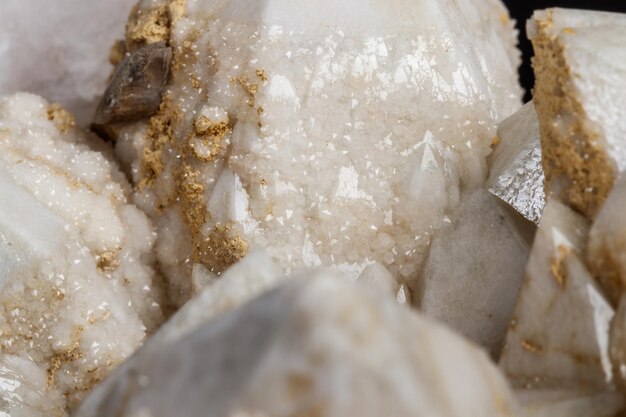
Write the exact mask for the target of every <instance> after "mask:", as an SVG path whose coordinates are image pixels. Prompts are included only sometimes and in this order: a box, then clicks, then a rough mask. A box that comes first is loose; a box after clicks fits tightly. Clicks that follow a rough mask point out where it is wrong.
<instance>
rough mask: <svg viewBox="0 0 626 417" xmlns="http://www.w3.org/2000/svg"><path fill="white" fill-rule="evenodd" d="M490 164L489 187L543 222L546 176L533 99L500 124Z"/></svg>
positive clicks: (535, 219)
mask: <svg viewBox="0 0 626 417" xmlns="http://www.w3.org/2000/svg"><path fill="white" fill-rule="evenodd" d="M489 165H490V168H491V169H490V173H489V179H488V180H487V187H488V188H489V191H490V192H492V193H493V194H494V195H496V196H497V197H499V198H501V199H502V200H503V201H505V202H506V203H508V204H510V205H511V207H513V208H514V209H515V210H517V211H519V212H520V213H521V214H522V215H524V217H526V218H527V219H528V220H530V221H532V222H535V223H539V220H540V219H541V214H542V213H543V208H544V206H545V192H544V182H545V177H544V175H543V167H542V166H541V141H540V139H539V121H538V120H537V113H536V112H535V106H534V104H533V103H532V102H530V103H528V104H526V105H525V106H524V107H522V108H521V109H520V110H519V111H518V112H517V113H515V114H514V115H512V116H510V117H509V118H508V119H506V120H504V121H503V122H502V123H500V124H499V125H498V140H497V146H496V148H495V151H494V152H493V153H492V154H491V155H490V156H489Z"/></svg>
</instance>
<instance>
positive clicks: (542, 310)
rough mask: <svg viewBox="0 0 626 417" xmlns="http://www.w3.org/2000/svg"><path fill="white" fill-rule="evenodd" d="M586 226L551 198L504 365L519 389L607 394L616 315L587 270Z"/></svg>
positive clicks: (519, 304)
mask: <svg viewBox="0 0 626 417" xmlns="http://www.w3.org/2000/svg"><path fill="white" fill-rule="evenodd" d="M588 230H589V223H588V222H587V220H586V219H584V218H583V217H582V216H580V215H578V214H576V213H575V212H573V211H572V210H571V209H569V208H567V207H566V206H564V205H562V204H561V203H558V202H557V201H554V200H553V201H550V202H549V203H548V205H547V206H546V208H545V212H544V215H543V218H542V220H541V224H540V227H539V230H538V232H537V237H536V239H535V243H534V245H533V249H532V252H531V255H530V259H529V262H528V267H527V271H526V273H527V276H526V280H525V282H524V285H523V287H522V289H521V292H520V297H519V300H518V302H517V306H516V308H515V313H514V316H513V319H512V321H511V326H510V330H509V333H508V335H507V338H506V345H505V348H504V352H503V354H502V358H501V360H500V365H501V367H502V369H503V370H504V372H505V373H506V375H507V376H508V377H509V380H510V381H511V383H512V384H513V385H514V386H515V387H519V388H540V389H551V390H555V389H556V390H563V389H569V390H596V391H603V390H608V389H609V388H610V386H611V383H612V369H611V362H610V359H609V351H608V347H609V346H608V345H609V326H610V323H611V319H612V318H613V315H614V311H613V309H612V308H611V306H610V305H609V304H608V302H607V301H606V300H605V298H604V296H603V295H602V292H601V290H600V289H599V288H598V286H597V285H596V283H595V282H594V280H593V278H592V277H591V275H590V274H589V272H588V271H587V269H586V267H585V264H584V261H583V259H584V258H583V256H584V252H585V244H586V241H587V235H588Z"/></svg>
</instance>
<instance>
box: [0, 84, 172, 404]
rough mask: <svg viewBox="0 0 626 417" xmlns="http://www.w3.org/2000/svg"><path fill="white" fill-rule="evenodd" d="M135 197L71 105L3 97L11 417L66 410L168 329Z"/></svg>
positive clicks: (0, 120)
mask: <svg viewBox="0 0 626 417" xmlns="http://www.w3.org/2000/svg"><path fill="white" fill-rule="evenodd" d="M130 191H131V190H130V187H129V184H128V182H127V181H126V179H125V178H124V176H123V175H122V174H121V172H120V171H119V170H118V168H117V166H116V165H115V163H114V162H113V161H112V154H111V152H110V150H109V151H108V150H106V148H103V146H102V144H101V142H100V140H99V139H98V138H96V137H94V136H91V135H89V134H86V133H84V132H82V131H80V130H79V129H78V128H76V127H75V126H74V119H73V117H72V116H71V115H70V114H69V113H68V112H67V111H66V110H64V109H63V108H61V107H60V106H58V105H51V104H49V103H48V102H46V101H45V100H43V99H41V98H40V97H37V96H33V95H29V94H18V95H15V96H10V97H5V98H2V99H0V199H1V200H0V201H1V203H0V262H1V266H0V288H1V292H0V388H1V389H0V412H2V413H4V415H10V416H13V415H29V416H36V415H42V416H43V415H54V416H57V415H64V412H65V410H66V409H67V408H71V407H72V406H74V405H76V404H77V402H78V401H79V400H80V399H81V398H82V397H83V396H84V394H85V392H86V391H88V390H89V389H90V388H91V387H93V386H94V385H95V384H97V383H98V382H100V381H101V380H102V379H103V378H104V377H105V376H106V375H107V374H108V373H109V372H110V371H111V370H112V369H113V368H115V367H116V366H117V365H119V364H120V363H121V362H122V361H123V360H124V359H125V358H126V357H128V356H129V355H130V354H131V353H133V351H134V350H135V349H136V348H137V347H138V346H139V345H140V344H141V342H142V341H143V339H144V337H145V336H146V332H147V331H153V330H154V329H155V328H156V327H157V326H158V325H160V324H161V322H162V320H163V316H162V314H161V306H160V302H161V299H160V297H161V294H160V287H159V286H158V280H157V279H156V274H155V270H154V269H153V262H152V261H153V256H152V254H151V251H152V246H153V243H154V239H155V234H154V231H153V229H152V227H151V225H150V223H149V221H148V219H147V218H146V216H145V214H144V213H143V212H141V211H140V210H139V209H137V208H136V207H134V206H133V205H131V204H129V197H130ZM21 380H22V381H23V382H20V381H21ZM20 413H22V414H20Z"/></svg>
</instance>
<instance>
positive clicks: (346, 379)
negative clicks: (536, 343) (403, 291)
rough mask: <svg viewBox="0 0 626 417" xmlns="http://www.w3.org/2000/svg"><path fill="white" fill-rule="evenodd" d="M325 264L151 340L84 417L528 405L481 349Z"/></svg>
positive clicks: (388, 412) (385, 412)
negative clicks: (519, 401) (324, 269)
mask: <svg viewBox="0 0 626 417" xmlns="http://www.w3.org/2000/svg"><path fill="white" fill-rule="evenodd" d="M314 275H316V274H314ZM317 275H318V276H309V277H307V278H305V279H299V280H296V281H294V282H292V283H289V284H287V285H282V286H281V287H279V288H277V289H275V290H272V291H270V292H269V293H266V294H264V295H262V296H261V297H259V298H256V299H255V300H253V301H252V302H251V303H248V304H246V305H245V306H243V307H242V308H240V309H237V310H234V311H231V312H230V313H226V314H225V315H221V316H219V317H217V318H216V319H214V320H211V321H209V322H202V323H198V327H197V328H195V329H194V330H192V331H188V332H187V333H183V334H180V335H179V337H178V338H176V339H173V340H169V341H168V342H167V343H161V344H160V346H158V348H156V349H155V348H151V344H153V343H154V342H153V341H150V342H148V344H147V345H146V346H145V348H143V349H142V350H140V351H139V352H138V354H137V355H136V356H134V357H133V358H131V359H130V360H129V361H128V362H126V363H125V364H124V365H123V366H122V367H121V368H120V369H119V371H117V372H116V373H115V374H114V375H113V377H112V378H110V379H108V380H107V381H106V382H105V383H104V384H102V385H101V386H99V387H98V388H96V390H94V392H93V393H92V394H91V395H90V396H89V397H88V398H87V400H86V401H85V402H84V403H83V404H82V405H81V407H80V408H79V410H78V412H77V414H76V417H114V416H115V417H130V416H151V417H165V416H172V415H176V416H179V417H197V416H200V415H210V416H232V417H235V416H240V417H243V416H276V417H283V416H284V417H287V416H319V417H326V416H327V417H330V416H363V417H369V416H372V417H374V416H375V417H378V416H396V417H403V416H406V417H409V416H411V417H415V416H429V417H444V416H445V417H453V416H459V417H461V416H463V417H465V416H468V415H471V416H474V415H475V416H493V417H496V416H501V417H505V416H513V415H519V414H518V410H517V406H516V403H515V401H514V399H513V396H512V393H511V392H510V390H509V388H508V386H507V384H506V382H505V380H504V379H503V378H502V376H501V375H500V374H499V372H498V371H497V369H496V368H495V367H494V366H493V365H492V364H491V363H490V362H489V360H488V359H487V357H486V356H485V354H484V353H483V352H481V351H480V350H478V349H477V348H475V347H474V346H472V345H471V344H468V343H467V342H465V341H463V340H462V339H460V338H458V337H457V336H455V335H453V334H452V333H450V332H449V331H447V330H445V329H443V328H441V327H440V326H438V325H436V324H434V323H431V322H430V321H428V320H426V319H424V318H422V317H420V316H418V315H416V314H415V313H413V312H411V311H410V310H409V309H408V308H406V307H403V306H399V305H397V304H396V303H395V302H394V301H393V298H391V297H379V296H377V295H376V294H374V293H373V292H370V291H366V290H364V289H360V288H359V287H357V286H354V285H352V284H349V283H345V282H344V281H342V280H341V279H340V278H339V277H335V276H332V275H329V274H321V276H320V274H317ZM196 302H197V301H195V300H192V301H191V302H190V304H194V303H196ZM200 302H201V303H202V301H200ZM207 308H209V309H210V308H211V305H210V304H209V305H207ZM157 338H158V334H157ZM157 340H158V339H157Z"/></svg>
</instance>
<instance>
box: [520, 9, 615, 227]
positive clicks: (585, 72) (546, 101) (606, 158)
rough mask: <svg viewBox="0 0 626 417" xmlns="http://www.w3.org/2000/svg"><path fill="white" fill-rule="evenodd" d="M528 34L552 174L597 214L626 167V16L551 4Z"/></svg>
mask: <svg viewBox="0 0 626 417" xmlns="http://www.w3.org/2000/svg"><path fill="white" fill-rule="evenodd" d="M528 32H529V37H530V38H531V40H532V42H533V46H534V48H535V58H534V59H533V63H534V64H533V65H534V68H535V73H536V75H537V83H536V85H535V89H534V102H535V105H536V107H537V112H538V114H539V121H540V124H541V137H542V147H543V166H544V169H545V174H546V179H547V181H548V183H549V185H550V187H551V188H553V189H554V191H555V192H556V193H558V194H560V195H561V196H562V198H564V200H565V201H566V202H567V203H568V204H570V205H571V206H572V207H573V208H574V209H576V210H577V211H579V212H581V213H583V214H585V215H586V216H588V217H590V218H593V217H595V216H596V215H597V213H598V211H599V210H600V208H601V207H602V204H603V203H604V201H605V200H606V198H607V196H608V194H609V192H610V191H611V188H612V187H613V184H614V182H615V179H616V178H617V177H618V176H619V175H620V174H621V173H622V172H624V170H625V169H626V142H624V137H626V117H625V116H626V113H625V110H624V109H626V65H625V64H624V63H625V62H626V51H625V50H624V48H623V46H624V43H625V42H626V18H625V17H624V15H622V14H617V13H601V12H586V11H581V10H566V9H549V10H547V11H540V12H536V13H535V15H534V16H533V19H531V20H530V21H529V23H528Z"/></svg>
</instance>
